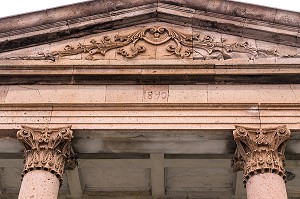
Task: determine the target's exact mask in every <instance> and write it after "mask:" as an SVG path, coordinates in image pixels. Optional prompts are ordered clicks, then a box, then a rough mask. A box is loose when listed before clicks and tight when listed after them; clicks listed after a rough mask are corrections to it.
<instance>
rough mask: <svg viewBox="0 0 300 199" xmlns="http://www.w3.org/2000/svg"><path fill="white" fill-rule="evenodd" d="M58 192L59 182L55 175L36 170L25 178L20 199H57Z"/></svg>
mask: <svg viewBox="0 0 300 199" xmlns="http://www.w3.org/2000/svg"><path fill="white" fill-rule="evenodd" d="M58 190H59V180H58V178H57V177H56V176H55V175H53V174H52V173H50V172H48V171H44V170H34V171H31V172H29V173H27V174H26V175H25V176H24V178H23V181H22V186H21V189H20V193H19V198H18V199H31V198H32V199H57V196H58Z"/></svg>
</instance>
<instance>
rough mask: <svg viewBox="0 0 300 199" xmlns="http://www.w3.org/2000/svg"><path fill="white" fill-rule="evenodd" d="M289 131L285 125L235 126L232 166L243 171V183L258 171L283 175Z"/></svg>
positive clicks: (284, 177)
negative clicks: (262, 126)
mask: <svg viewBox="0 0 300 199" xmlns="http://www.w3.org/2000/svg"><path fill="white" fill-rule="evenodd" d="M290 136H291V132H290V131H289V130H288V129H287V128H286V126H280V127H276V128H267V129H261V128H259V129H256V128H246V127H241V126H236V129H235V130H234V131H233V137H234V140H235V142H236V144H237V149H236V152H235V155H234V159H233V168H234V169H235V170H243V171H244V184H246V183H247V181H248V180H249V178H250V177H252V176H253V175H256V174H259V173H266V172H268V173H276V174H278V175H280V176H282V177H283V179H284V180H285V179H286V176H285V169H284V166H285V156H284V153H285V146H286V143H287V140H288V139H289V138H290Z"/></svg>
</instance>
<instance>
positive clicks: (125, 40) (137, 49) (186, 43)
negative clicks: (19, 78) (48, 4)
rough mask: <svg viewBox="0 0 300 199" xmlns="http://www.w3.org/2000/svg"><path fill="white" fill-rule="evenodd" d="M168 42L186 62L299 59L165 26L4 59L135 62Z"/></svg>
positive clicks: (172, 50) (174, 53) (246, 44)
mask: <svg viewBox="0 0 300 199" xmlns="http://www.w3.org/2000/svg"><path fill="white" fill-rule="evenodd" d="M200 36H201V37H200ZM140 41H144V42H146V45H139V42H140ZM171 41H172V42H173V43H169V45H167V47H166V51H167V52H169V53H170V55H172V54H173V55H175V56H176V57H178V58H187V57H189V56H191V54H192V53H196V54H198V56H197V59H202V60H211V59H217V60H226V59H233V56H232V53H238V54H247V55H249V56H250V57H252V58H259V57H263V58H265V57H299V56H300V55H298V54H296V55H286V54H280V53H278V49H272V50H269V49H257V48H254V47H252V46H251V45H250V44H249V43H248V42H235V43H228V42H227V41H226V38H222V40H221V42H217V41H215V40H214V38H213V37H212V36H210V35H204V34H202V33H201V32H198V33H197V34H193V35H190V34H186V33H183V32H180V31H178V30H175V29H173V28H170V27H166V26H151V27H146V28H142V29H140V30H136V31H134V32H133V33H131V34H128V35H122V36H119V35H115V36H103V37H102V38H101V39H96V38H95V39H91V40H90V43H89V44H80V43H79V44H78V45H77V46H72V45H66V46H65V47H64V49H62V50H58V51H52V52H49V53H42V52H40V53H38V54H37V55H30V56H18V57H7V58H6V59H11V60H51V61H55V60H56V59H57V58H59V57H67V56H72V55H78V54H87V56H86V57H85V59H87V60H95V57H94V55H96V54H99V55H102V56H105V54H106V53H107V52H108V51H110V50H113V49H115V50H116V52H117V53H118V54H119V55H121V56H123V57H125V58H134V57H136V56H138V55H139V54H141V53H143V52H145V51H146V50H147V45H154V46H159V45H162V44H165V43H168V42H171ZM127 46H128V47H130V48H129V50H128V49H125V47H127ZM183 47H185V48H183ZM201 51H202V53H201ZM203 52H204V53H203Z"/></svg>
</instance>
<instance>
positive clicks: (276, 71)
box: [0, 0, 300, 83]
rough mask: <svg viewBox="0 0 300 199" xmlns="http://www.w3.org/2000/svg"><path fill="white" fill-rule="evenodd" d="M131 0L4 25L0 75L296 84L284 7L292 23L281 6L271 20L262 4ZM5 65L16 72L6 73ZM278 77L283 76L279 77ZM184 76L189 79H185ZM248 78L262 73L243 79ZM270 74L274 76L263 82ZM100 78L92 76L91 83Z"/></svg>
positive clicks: (293, 31) (296, 47)
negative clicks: (82, 12) (14, 27)
mask: <svg viewBox="0 0 300 199" xmlns="http://www.w3.org/2000/svg"><path fill="white" fill-rule="evenodd" d="M149 1H150V0H149ZM94 2H97V1H94ZM137 2H139V3H140V4H137V5H136V7H134V6H133V5H128V6H127V7H126V6H125V5H124V7H122V8H120V9H116V10H114V11H108V10H105V9H104V10H99V11H95V10H93V12H91V13H92V15H88V16H86V15H85V16H83V15H82V16H81V15H78V16H77V15H76V16H73V18H72V17H71V16H70V17H69V18H67V19H65V20H66V21H64V22H66V23H67V25H66V23H64V22H62V21H60V18H58V19H55V20H52V21H48V23H47V24H44V25H39V24H38V22H34V23H32V25H31V26H30V25H28V24H27V25H28V26H27V27H26V28H25V27H24V28H23V29H22V28H21V29H19V30H10V29H9V28H10V27H5V29H3V30H5V31H3V32H2V33H0V37H1V38H0V48H2V49H3V50H2V52H1V53H0V59H1V60H2V61H1V65H2V66H1V67H2V69H3V70H2V71H0V72H2V74H4V75H6V74H8V75H11V74H17V75H19V76H22V75H24V74H27V75H29V74H30V75H31V74H35V75H47V74H51V75H69V76H70V78H71V80H70V79H68V81H73V79H74V78H73V77H74V76H75V75H77V74H78V75H81V76H87V75H90V76H93V77H95V76H97V75H100V76H101V78H102V76H104V75H106V76H105V78H107V79H108V80H107V81H109V82H110V81H112V80H111V78H113V76H115V75H119V76H120V78H121V80H120V81H123V79H122V78H125V75H127V76H126V78H127V77H128V78H129V77H130V75H131V77H130V78H129V80H128V82H129V83H131V82H134V83H135V82H143V81H144V80H141V77H145V76H147V75H148V76H149V78H150V77H151V78H152V77H153V75H160V77H159V78H156V79H154V80H152V79H151V80H148V79H147V78H148V76H147V78H146V80H147V81H150V82H151V83H153V81H155V82H154V83H170V82H173V83H176V82H177V80H184V82H179V83H185V81H187V82H190V81H193V82H195V83H215V82H217V81H220V82H225V83H226V82H227V81H228V82H229V83H231V82H238V83H268V82H270V81H272V82H273V83H274V82H278V83H281V82H287V83H288V82H291V81H296V82H293V83H297V82H300V79H299V78H296V77H298V76H297V74H298V63H299V60H300V43H299V41H300V39H299V33H298V31H299V27H298V26H299V24H298V22H297V16H298V13H288V12H286V14H287V15H286V17H290V19H293V20H294V21H293V22H290V23H288V22H286V21H283V22H282V21H279V20H278V19H277V18H278V17H280V16H279V15H278V16H277V14H278V13H281V12H279V11H278V12H277V14H276V16H277V18H276V16H275V14H274V13H273V11H274V10H272V9H266V10H265V11H266V13H269V14H270V15H271V14H272V13H273V15H274V17H275V18H274V19H270V18H268V17H267V15H264V14H265V13H264V14H263V15H259V13H257V11H258V10H261V9H262V8H261V7H259V6H256V7H254V8H255V9H254V8H253V7H251V6H250V7H247V5H244V4H243V6H246V7H245V10H243V9H242V10H241V9H240V7H239V6H241V5H240V4H239V3H236V2H234V3H233V2H230V3H228V5H227V3H226V5H227V9H226V11H222V10H218V9H217V8H209V7H206V8H205V9H202V8H201V6H200V3H199V2H198V1H195V2H197V3H198V4H197V6H196V3H195V2H194V1H193V2H190V3H189V4H184V3H182V2H181V3H180V2H179V3H178V4H176V5H174V4H173V3H170V2H166V1H163V2H160V3H154V2H152V3H151V2H140V1H137ZM201 2H202V1H201ZM220 2H221V1H220ZM133 4H135V3H133ZM194 4H195V5H194ZM221 4H223V3H221ZM221 4H220V5H221ZM229 4H230V5H229ZM80 5H81V6H83V7H86V6H87V5H85V4H80ZM201 5H202V3H201ZM205 5H206V4H205ZM193 6H194V7H193ZM203 6H204V4H203ZM230 6H231V7H230ZM75 7H76V6H75ZM234 8H236V9H234ZM70 9H71V8H69V7H68V8H61V9H60V10H59V9H58V10H52V11H53V13H56V12H57V13H60V12H66V10H70ZM86 9H87V10H89V9H92V8H90V7H88V8H87V7H86ZM71 10H72V9H71ZM229 10H231V11H230V12H229ZM97 12H98V14H97ZM35 15H36V17H38V16H39V14H34V13H33V14H31V15H30V16H19V17H20V18H21V19H23V18H24V19H26V18H29V17H34V16H35ZM0 20H1V19H0ZM9 20H11V21H12V22H13V21H14V18H11V19H10V18H7V19H4V21H5V22H6V23H7V21H9ZM3 24H5V23H3ZM29 24H30V23H29ZM3 26H5V25H3ZM83 65H84V67H83ZM11 66H14V69H16V70H14V72H7V71H9V70H11V68H10V67H11ZM81 66H82V67H81ZM70 68H71V70H70ZM58 69H59V70H58ZM62 70H65V71H63V72H62ZM28 71H30V72H28ZM32 71H33V72H32ZM283 74H284V75H285V77H284V78H281V79H278V77H279V76H278V75H283ZM286 74H289V75H290V76H287V75H286ZM291 74H292V76H291ZM107 75H111V77H107ZM186 75H188V76H189V77H187V78H186V79H185V77H186ZM249 75H251V77H253V76H258V75H260V76H262V77H263V78H260V77H259V78H252V79H251V80H249V78H248V77H249ZM270 75H273V76H274V78H273V77H272V78H270V79H268V78H269V77H270ZM276 75H277V76H276ZM293 75H294V76H295V78H294V76H293ZM121 76H122V77H121ZM162 76H164V77H166V78H165V80H162ZM265 76H268V77H266V78H265ZM22 77H23V76H22ZM183 77H184V78H183ZM219 77H221V78H219ZM3 78H4V77H3ZM3 78H2V79H3ZM6 78H7V79H9V81H10V79H12V78H10V77H8V76H7V77H6ZM63 78H64V77H63ZM80 78H82V77H80ZM84 78H85V79H91V77H84ZM84 78H82V79H84ZM126 78H125V79H126ZM239 78H241V79H239ZM191 79H192V80H191ZM49 81H50V82H51V81H52V80H49ZM49 81H48V80H47V81H46V82H48V83H49ZM99 81H100V80H99V78H97V81H96V83H99ZM126 81H127V79H126ZM26 82H27V79H26ZM67 83H68V82H67ZM100 83H101V82H100ZM104 83H105V81H104ZM177 83H178V82H177Z"/></svg>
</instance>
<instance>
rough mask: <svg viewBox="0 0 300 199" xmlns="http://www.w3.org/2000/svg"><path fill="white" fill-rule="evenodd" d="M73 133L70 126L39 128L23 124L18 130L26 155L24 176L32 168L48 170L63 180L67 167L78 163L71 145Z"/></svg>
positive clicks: (69, 167)
mask: <svg viewBox="0 0 300 199" xmlns="http://www.w3.org/2000/svg"><path fill="white" fill-rule="evenodd" d="M72 133H73V132H72V130H71V128H70V127H64V128H52V129H49V128H44V129H38V128H30V127H26V126H23V127H22V129H21V130H19V131H18V132H17V138H18V140H19V141H20V143H21V144H22V146H23V149H24V156H25V164H24V170H23V173H22V177H23V176H24V175H25V174H26V173H28V172H30V171H32V170H46V171H49V172H51V173H53V174H54V175H56V177H57V178H58V179H59V181H60V182H62V176H63V173H64V171H65V169H74V168H75V166H76V165H77V162H76V160H75V155H74V151H73V149H72V147H71V139H72V137H73V136H72Z"/></svg>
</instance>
